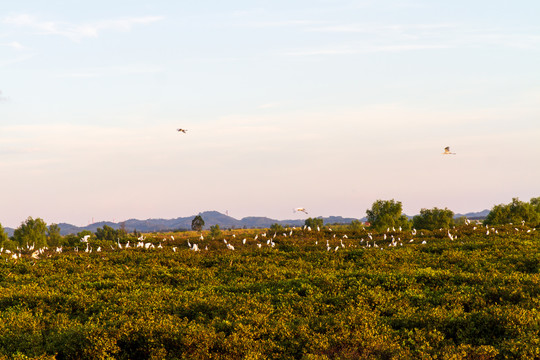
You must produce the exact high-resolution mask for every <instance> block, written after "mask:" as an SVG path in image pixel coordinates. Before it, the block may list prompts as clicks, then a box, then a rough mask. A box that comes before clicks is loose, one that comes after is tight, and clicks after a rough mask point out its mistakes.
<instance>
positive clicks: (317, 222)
mask: <svg viewBox="0 0 540 360" xmlns="http://www.w3.org/2000/svg"><path fill="white" fill-rule="evenodd" d="M323 223H324V220H323V218H307V219H306V220H305V221H304V225H305V226H309V227H310V228H312V229H316V228H317V226H318V227H321V228H322V227H323Z"/></svg>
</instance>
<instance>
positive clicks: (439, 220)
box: [413, 207, 454, 230]
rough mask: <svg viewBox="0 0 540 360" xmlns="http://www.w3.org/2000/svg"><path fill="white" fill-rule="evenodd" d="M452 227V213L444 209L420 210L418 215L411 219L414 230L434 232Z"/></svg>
mask: <svg viewBox="0 0 540 360" xmlns="http://www.w3.org/2000/svg"><path fill="white" fill-rule="evenodd" d="M453 225H454V212H453V211H452V210H448V209H447V208H444V209H438V208H436V207H435V208H433V209H422V210H420V215H416V216H415V217H413V226H414V227H415V228H416V229H426V230H435V229H440V228H446V229H448V228H450V227H451V226H453Z"/></svg>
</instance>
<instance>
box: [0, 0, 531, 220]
mask: <svg viewBox="0 0 540 360" xmlns="http://www.w3.org/2000/svg"><path fill="white" fill-rule="evenodd" d="M539 13H540V2H538V1H537V0H516V1H512V2H510V1H506V0H504V1H503V0H490V1H487V0H475V1H469V0H467V1H465V0H455V1H437V0H403V1H401V0H381V1H373V0H286V1H285V0H272V1H270V0H250V1H247V0H246V1H242V0H230V1H206V0H201V1H193V0H178V1H177V0H175V1H173V0H152V1H150V0H130V1H127V0H115V1H109V0H107V1H104V0H94V1H86V0H85V1H82V0H69V1H68V0H49V1H46V2H45V1H41V0H39V1H38V0H33V1H32V0H20V1H11V2H6V3H5V4H3V5H2V11H1V12H0V189H1V194H2V196H1V199H2V201H1V203H2V205H1V206H0V224H2V225H3V226H4V227H6V226H7V227H17V226H19V225H20V224H21V223H22V222H23V221H25V219H26V218H28V217H29V216H31V217H33V218H37V217H39V218H42V219H44V220H45V222H47V223H48V224H51V223H61V222H67V223H72V224H74V225H78V226H84V225H87V224H88V223H91V222H93V221H96V222H97V221H116V222H119V221H123V220H127V219H131V218H137V219H148V218H176V217H184V216H191V215H195V214H198V213H199V212H203V211H207V210H216V211H220V212H222V213H226V212H227V213H228V214H229V215H230V216H232V217H235V218H237V219H240V218H242V217H245V216H267V217H270V218H274V219H280V220H281V219H298V218H305V217H307V216H330V215H335V216H344V217H354V218H361V217H364V216H365V215H366V209H369V208H371V205H372V203H373V202H375V201H376V200H378V199H383V200H390V199H395V200H396V201H401V202H402V204H403V210H404V212H405V213H406V214H408V215H414V214H417V213H419V211H420V209H422V208H433V207H438V208H445V207H447V208H449V209H450V210H452V211H454V212H455V213H466V212H472V211H481V210H484V209H490V208H492V207H493V206H494V205H496V204H501V203H509V202H510V201H511V200H512V198H514V197H518V198H520V200H523V201H529V200H530V198H532V197H537V196H540V166H538V163H539V159H540V67H539V65H538V64H540V23H539V22H538V14H539ZM177 128H184V129H187V130H188V131H187V133H185V134H184V133H179V132H178V131H176V129H177ZM446 146H450V148H451V150H452V151H453V152H455V153H456V155H442V152H443V150H444V147H446ZM296 207H304V208H306V209H307V211H308V213H309V215H305V214H303V213H293V210H292V209H293V208H296Z"/></svg>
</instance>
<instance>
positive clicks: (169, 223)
mask: <svg viewBox="0 0 540 360" xmlns="http://www.w3.org/2000/svg"><path fill="white" fill-rule="evenodd" d="M487 214H489V210H483V211H480V212H472V213H467V214H456V215H455V217H456V218H458V217H461V216H465V217H467V218H468V219H471V220H479V219H483V218H485V217H486V216H487ZM199 215H201V216H202V218H203V220H204V223H205V226H204V228H205V229H208V228H210V226H212V225H216V224H217V225H219V227H220V228H222V229H229V228H236V229H240V228H244V227H245V228H248V229H253V228H268V227H270V226H271V225H272V224H276V223H277V224H280V225H282V226H303V225H304V220H303V219H296V220H276V219H270V218H267V217H258V216H249V217H245V218H242V219H240V220H238V219H235V218H233V217H231V216H228V215H225V214H222V213H220V212H218V211H205V212H203V213H200V214H199ZM194 217H195V215H192V216H187V217H179V218H176V219H147V220H137V219H129V220H126V221H123V222H119V223H116V222H111V221H100V222H97V223H93V224H90V225H87V226H75V225H71V224H66V223H60V224H58V226H59V227H60V233H61V234H62V235H68V234H77V233H79V232H81V231H83V230H89V231H91V232H96V230H97V229H98V228H102V227H103V226H105V225H107V226H110V227H112V228H113V229H119V228H121V227H122V226H124V228H125V229H126V231H127V232H133V231H134V230H137V231H140V232H158V231H171V230H190V229H191V221H192V220H193V218H194ZM409 218H412V217H411V216H409ZM322 219H323V221H324V224H350V223H351V222H352V221H353V220H360V221H366V220H367V219H366V218H365V217H364V218H360V219H355V218H344V217H341V216H329V217H323V218H322ZM4 229H5V230H6V232H7V234H8V236H13V231H14V229H12V228H4Z"/></svg>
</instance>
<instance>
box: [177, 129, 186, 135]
mask: <svg viewBox="0 0 540 360" xmlns="http://www.w3.org/2000/svg"><path fill="white" fill-rule="evenodd" d="M176 131H178V132H182V133H184V134H185V133H186V131H187V130H186V129H176Z"/></svg>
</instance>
